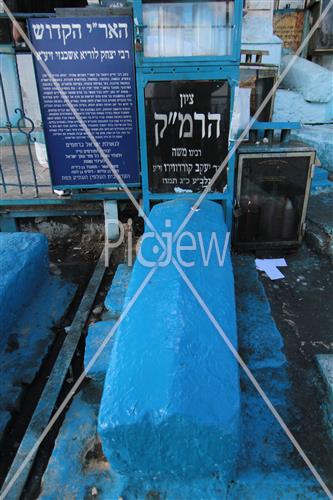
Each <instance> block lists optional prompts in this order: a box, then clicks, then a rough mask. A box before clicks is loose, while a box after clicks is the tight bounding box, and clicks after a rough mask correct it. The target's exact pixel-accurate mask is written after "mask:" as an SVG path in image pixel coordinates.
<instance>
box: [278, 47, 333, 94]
mask: <svg viewBox="0 0 333 500" xmlns="http://www.w3.org/2000/svg"><path fill="white" fill-rule="evenodd" d="M291 60H293V64H292V66H291V67H290V69H289V71H288V73H287V74H286V76H285V77H284V81H283V86H284V87H285V88H288V89H292V90H297V92H300V94H302V96H303V98H304V99H305V100H306V101H309V102H323V103H325V102H329V101H332V99H333V73H332V71H330V70H328V69H326V68H323V67H322V66H319V64H316V63H313V62H311V61H308V60H307V59H304V58H303V57H296V58H295V56H294V55H286V56H284V57H283V58H282V61H281V71H283V70H284V69H285V68H286V67H287V66H288V64H290V61H291Z"/></svg>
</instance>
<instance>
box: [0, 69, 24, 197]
mask: <svg viewBox="0 0 333 500" xmlns="http://www.w3.org/2000/svg"><path fill="white" fill-rule="evenodd" d="M0 87H1V95H2V99H3V103H4V110H5V114H6V120H7V123H6V126H7V128H8V132H9V137H10V144H11V148H12V153H13V159H14V166H15V170H16V176H17V181H18V185H19V188H20V193H21V194H23V189H22V182H21V176H20V171H19V165H18V161H17V156H16V149H15V143H14V138H13V132H12V124H11V122H10V119H9V112H8V106H7V101H6V94H5V88H4V84H3V79H2V74H1V72H0ZM7 185H8V184H7Z"/></svg>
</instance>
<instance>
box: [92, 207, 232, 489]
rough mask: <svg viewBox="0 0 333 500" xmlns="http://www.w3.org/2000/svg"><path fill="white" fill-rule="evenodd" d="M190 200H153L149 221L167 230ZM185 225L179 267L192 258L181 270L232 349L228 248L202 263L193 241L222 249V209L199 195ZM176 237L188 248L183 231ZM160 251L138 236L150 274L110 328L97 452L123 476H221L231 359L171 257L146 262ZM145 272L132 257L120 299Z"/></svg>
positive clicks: (228, 438) (227, 449) (227, 440)
mask: <svg viewBox="0 0 333 500" xmlns="http://www.w3.org/2000/svg"><path fill="white" fill-rule="evenodd" d="M193 203H194V201H193V200H191V199H188V200H177V201H173V202H167V203H161V204H159V205H156V206H155V207H154V208H153V209H152V211H151V214H150V220H151V222H152V223H153V224H154V226H155V228H156V230H157V231H158V232H159V233H160V234H161V233H162V232H163V231H165V232H175V231H176V230H177V228H178V227H179V226H180V224H181V223H182V221H183V219H184V218H185V216H186V215H187V214H188V213H189V212H190V210H191V207H192V206H193ZM186 230H187V231H191V232H192V233H193V235H194V238H195V240H196V242H197V249H196V250H195V249H192V250H188V251H187V252H184V253H183V254H182V257H183V260H184V261H185V262H186V263H187V264H189V263H191V261H192V260H193V263H194V265H193V266H191V267H183V269H184V271H185V273H186V275H187V276H188V278H189V279H190V280H191V282H192V283H193V285H194V287H195V288H196V289H197V291H198V293H199V294H200V295H201V297H202V299H203V300H204V301H205V302H206V304H207V305H208V306H209V309H210V311H211V312H212V313H213V315H214V316H215V318H216V319H217V321H218V322H219V323H220V325H221V326H222V328H223V329H224V331H225V333H226V334H227V336H228V337H229V339H230V341H231V342H232V343H233V345H234V346H235V347H236V346H237V331H236V318H235V298H234V281H233V271H232V264H231V259H230V253H229V251H227V252H226V259H225V262H224V265H223V266H222V265H219V262H218V257H217V254H216V252H215V251H212V253H211V258H210V260H209V265H207V266H205V265H204V263H203V260H202V255H201V251H200V248H199V247H200V245H199V244H198V241H199V234H198V232H200V233H201V241H202V246H203V247H204V248H205V250H206V256H207V249H208V247H209V242H210V240H211V237H212V232H215V233H216V237H217V240H218V243H219V248H220V251H221V253H222V248H223V245H224V241H225V237H226V225H225V223H224V216H223V210H222V207H221V206H220V205H218V204H216V203H213V202H210V201H205V202H204V203H203V204H202V205H201V207H200V210H198V211H196V212H194V213H193V217H192V218H191V220H190V222H189V223H188V225H187V227H186ZM147 231H148V230H147ZM181 243H182V244H183V245H185V244H186V245H189V244H190V243H191V242H190V236H189V235H188V234H187V235H185V236H184V237H183V239H182V242H181ZM192 243H193V242H192ZM161 254H162V251H161V248H160V246H159V244H158V241H157V239H156V238H155V237H154V234H152V235H150V237H149V234H148V233H147V232H146V233H145V239H144V241H143V243H142V255H143V256H144V259H145V260H146V261H150V262H153V263H155V267H156V272H155V273H154V274H153V276H152V277H150V280H149V282H148V284H147V286H146V287H145V288H144V290H143V291H142V293H141V295H140V296H139V297H138V299H137V301H136V302H135V304H134V305H133V306H132V308H131V310H130V312H129V314H128V316H127V317H126V318H125V320H124V321H123V322H122V324H121V325H120V327H119V330H118V332H117V334H116V338H115V342H114V346H113V349H112V353H111V358H110V365H109V369H108V372H107V376H106V379H105V385H104V391H103V397H102V401H101V407H100V413H99V424H98V430H99V435H100V437H101V440H102V446H103V451H104V453H105V455H106V457H107V458H108V460H109V461H110V463H111V466H112V468H113V469H114V470H115V471H117V472H119V473H120V474H124V475H129V476H137V477H153V478H154V479H159V478H160V479H162V478H163V477H165V478H170V479H179V478H191V477H195V478H198V477H204V476H207V475H210V474H212V473H214V472H215V471H217V472H219V473H221V475H222V476H223V477H225V478H226V477H228V475H229V474H230V472H231V470H232V468H233V465H234V461H235V457H236V454H237V449H238V438H239V411H240V395H239V374H238V366H237V362H236V360H235V359H234V357H233V356H232V354H231V353H230V350H229V349H228V347H227V346H226V344H225V343H224V341H223V340H222V338H221V337H220V335H219V334H218V332H217V331H216V329H215V327H214V326H213V325H212V323H211V322H210V320H209V319H208V317H207V315H206V313H205V312H204V311H203V310H202V308H201V307H200V305H199V304H198V302H197V300H196V299H195V297H194V296H193V294H192V293H191V291H190V290H189V288H188V287H187V285H186V283H185V282H184V281H183V279H182V277H181V276H180V275H179V273H178V271H177V270H176V268H175V267H174V265H173V264H172V262H170V263H169V264H168V263H167V262H164V265H163V266H161V265H156V262H157V261H158V259H159V258H160V257H161ZM172 255H173V256H175V255H176V248H175V244H174V245H173V246H172ZM150 271H151V268H150V267H147V266H145V265H144V264H143V262H142V259H141V261H140V260H139V259H137V260H136V262H135V265H134V268H133V272H132V276H131V280H130V283H129V287H128V291H127V295H126V299H125V302H126V303H127V304H128V303H129V301H130V299H131V298H132V297H133V295H134V294H135V292H136V291H137V289H138V287H139V286H140V284H141V283H142V282H143V280H144V279H145V278H146V277H147V275H148V273H149V272H150Z"/></svg>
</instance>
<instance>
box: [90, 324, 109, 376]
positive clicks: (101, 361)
mask: <svg viewBox="0 0 333 500" xmlns="http://www.w3.org/2000/svg"><path fill="white" fill-rule="evenodd" d="M114 324H115V321H99V322H98V323H95V324H94V325H90V326H89V329H88V335H87V338H86V348H85V351H84V368H85V369H87V366H88V363H89V362H90V361H91V359H92V357H93V356H94V355H95V353H96V352H97V350H98V348H99V347H100V346H101V344H102V343H103V341H104V340H105V338H106V337H107V336H108V334H109V333H110V331H111V330H112V328H113V326H114ZM112 345H113V338H111V339H110V340H109V342H108V343H107V345H106V346H105V348H104V349H103V351H102V353H101V354H100V356H99V358H98V359H97V361H96V362H95V363H94V364H93V366H92V367H91V369H90V370H89V373H88V377H89V378H92V379H94V380H96V381H97V380H100V381H104V378H105V374H106V372H107V370H108V366H109V359H110V354H111V350H112Z"/></svg>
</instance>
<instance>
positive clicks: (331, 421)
mask: <svg viewBox="0 0 333 500" xmlns="http://www.w3.org/2000/svg"><path fill="white" fill-rule="evenodd" d="M316 363H317V366H318V368H319V372H320V375H321V377H322V380H323V383H324V388H325V395H326V400H325V401H324V403H323V408H324V416H325V421H326V424H327V427H328V432H329V435H330V437H331V440H332V442H333V354H317V356H316Z"/></svg>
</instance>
